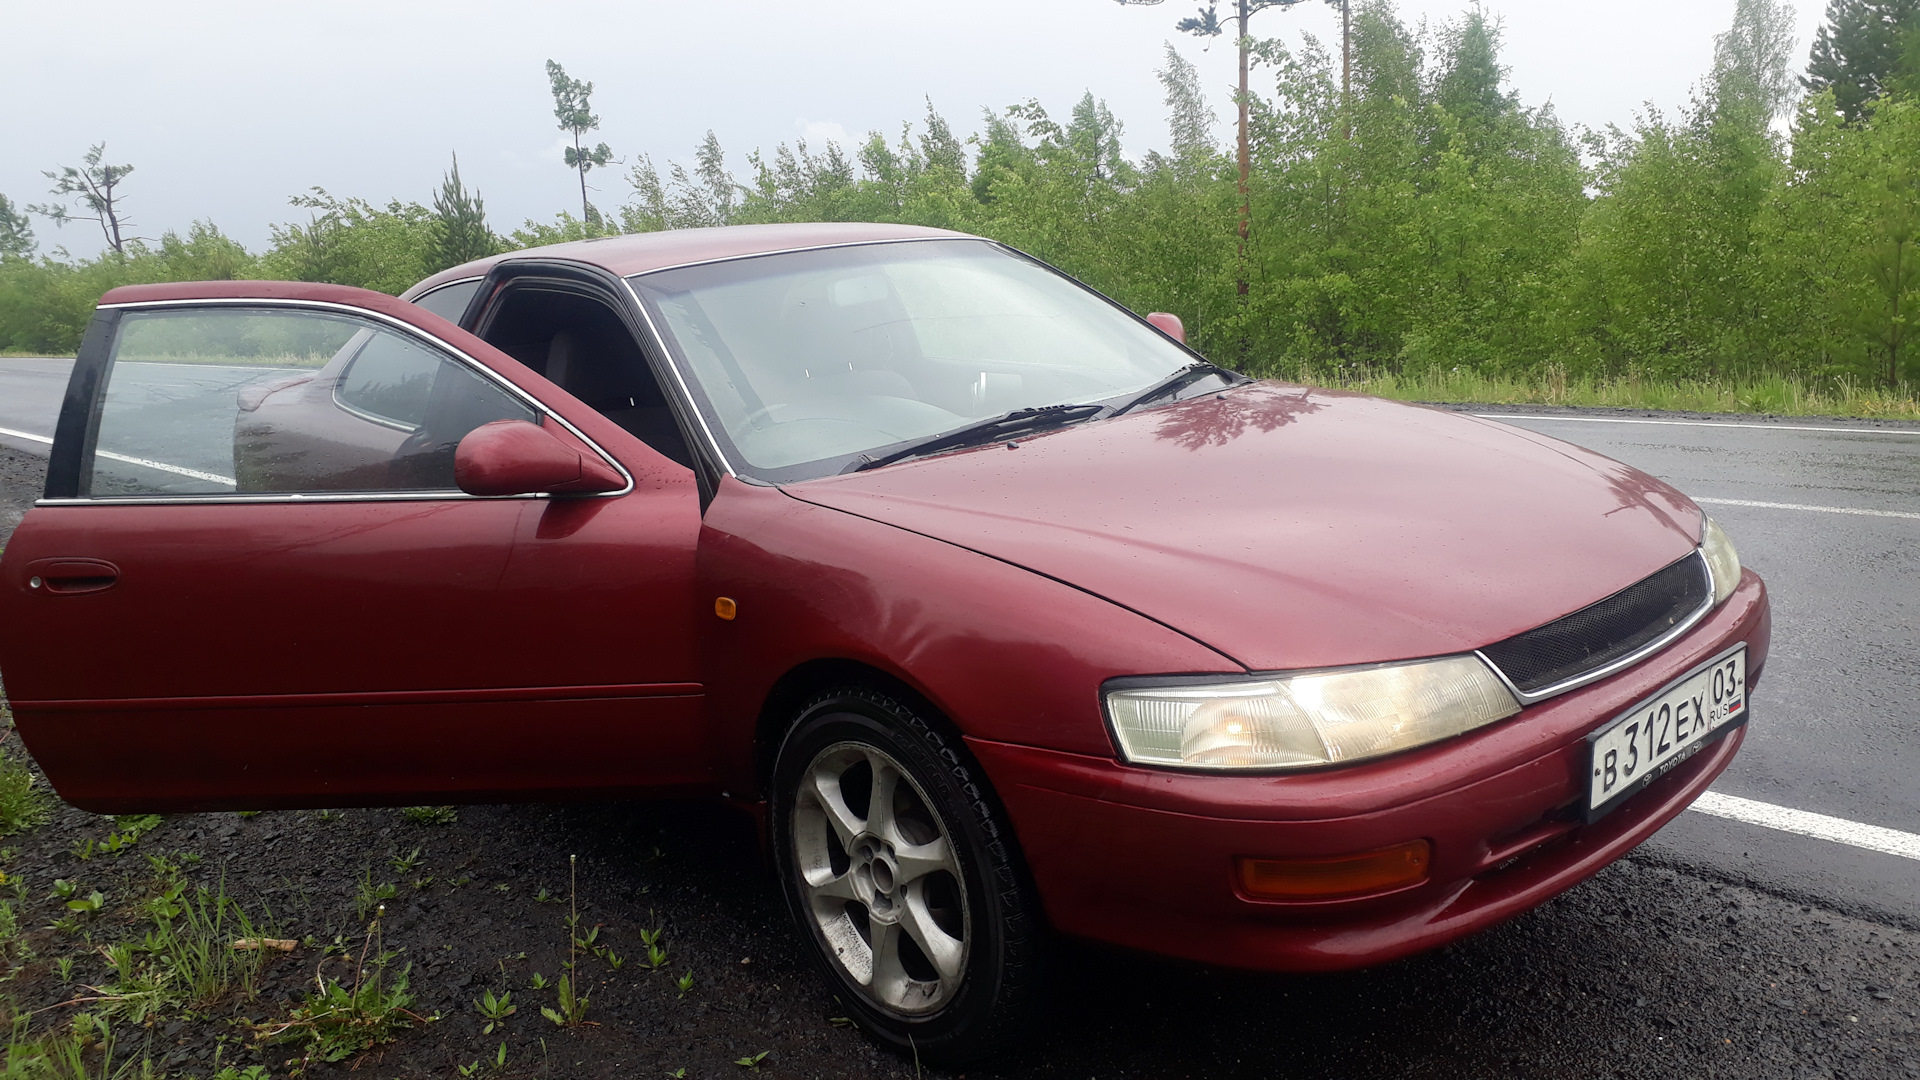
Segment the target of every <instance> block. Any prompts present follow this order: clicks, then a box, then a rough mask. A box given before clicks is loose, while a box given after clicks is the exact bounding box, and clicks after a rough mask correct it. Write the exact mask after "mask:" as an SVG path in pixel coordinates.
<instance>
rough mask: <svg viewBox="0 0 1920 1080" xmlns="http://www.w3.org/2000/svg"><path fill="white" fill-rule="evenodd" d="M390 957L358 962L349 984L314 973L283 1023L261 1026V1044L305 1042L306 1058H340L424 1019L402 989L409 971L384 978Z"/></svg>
mask: <svg viewBox="0 0 1920 1080" xmlns="http://www.w3.org/2000/svg"><path fill="white" fill-rule="evenodd" d="M392 960H393V956H392V955H391V954H388V953H382V954H380V955H379V956H378V957H376V958H375V959H374V960H373V961H372V962H371V963H367V964H362V965H361V966H360V968H359V969H358V970H357V971H356V972H355V976H354V981H353V982H352V983H351V984H348V983H344V982H341V981H339V980H336V979H333V978H330V977H327V976H324V975H323V976H319V977H318V978H316V979H315V989H314V991H313V992H312V993H311V994H309V995H308V997H307V1000H306V1001H304V1002H302V1003H301V1004H300V1005H299V1006H298V1007H297V1008H295V1009H294V1010H293V1012H292V1014H291V1015H290V1016H289V1017H288V1018H287V1019H286V1020H284V1021H279V1022H275V1023H270V1024H264V1025H262V1031H261V1041H262V1042H269V1043H273V1042H289V1041H298V1042H303V1043H305V1044H306V1052H305V1057H304V1059H303V1064H304V1063H305V1062H313V1061H341V1060H344V1059H346V1058H348V1057H350V1056H352V1055H354V1054H357V1053H361V1052H363V1051H366V1050H371V1049H373V1048H374V1047H376V1046H381V1045H383V1044H385V1043H390V1042H392V1041H393V1040H394V1039H395V1038H397V1037H398V1036H399V1032H400V1031H401V1030H403V1029H405V1028H410V1027H412V1026H413V1025H414V1024H416V1023H420V1022H423V1021H424V1020H425V1019H426V1018H425V1017H422V1016H420V1015H419V1014H418V1013H415V1012H413V1011H412V1010H411V1009H409V1008H408V1006H410V1005H412V1004H413V995H412V994H411V993H410V992H408V990H407V975H408V969H407V968H406V967H402V968H401V969H400V970H399V972H398V973H396V974H393V975H391V976H389V975H388V974H387V971H386V968H387V965H388V964H389V963H390V962H391V961H392Z"/></svg>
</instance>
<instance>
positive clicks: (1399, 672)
mask: <svg viewBox="0 0 1920 1080" xmlns="http://www.w3.org/2000/svg"><path fill="white" fill-rule="evenodd" d="M1519 711H1520V703H1519V702H1518V701H1516V700H1514V697H1513V694H1512V693H1510V692H1509V691H1508V690H1507V688H1506V685H1505V684H1504V683H1502V682H1501V681H1500V680H1499V678H1498V677H1496V676H1495V675H1494V674H1493V672H1492V671H1490V670H1488V668H1487V665H1486V664H1485V663H1483V662H1481V660H1480V658H1479V657H1476V656H1447V657H1442V658H1440V659H1438V660H1417V661H1414V662H1412V663H1406V664H1382V665H1374V666H1369V667H1360V668H1339V669H1335V670H1332V671H1316V672H1310V673H1307V674H1302V675H1294V676H1290V677H1282V678H1273V679H1262V680H1259V681H1255V682H1237V683H1227V684H1213V685H1198V686H1165V687H1149V688H1143V689H1126V690H1114V691H1110V692H1109V693H1108V694H1107V715H1108V716H1110V717H1111V718H1112V719H1113V730H1114V733H1115V735H1117V736H1118V737H1119V740H1120V751H1121V753H1122V754H1123V755H1124V756H1125V757H1126V759H1127V760H1128V761H1131V762H1133V763H1135V764H1139V765H1164V766H1169V767H1172V768H1179V769H1303V768H1311V767H1313V766H1316V765H1333V764H1339V763H1345V762H1351V761H1362V760H1365V759H1367V758H1373V757H1380V756H1381V755H1383V754H1392V753H1396V752H1398V751H1401V750H1407V749H1411V748H1412V747H1416V746H1424V745H1425V744H1427V743H1430V742H1437V741H1439V740H1441V739H1447V738H1451V737H1453V736H1455V735H1459V734H1461V733H1463V732H1467V731H1472V730H1473V729H1474V728H1477V727H1481V726H1483V725H1486V724H1491V723H1493V722H1494V721H1495V720H1503V719H1505V718H1506V717H1509V716H1512V715H1513V714H1514V713H1517V712H1519Z"/></svg>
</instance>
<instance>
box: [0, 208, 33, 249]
mask: <svg viewBox="0 0 1920 1080" xmlns="http://www.w3.org/2000/svg"><path fill="white" fill-rule="evenodd" d="M34 247H35V241H34V239H33V223H32V222H31V221H28V220H27V215H26V212H25V211H24V210H21V209H20V208H19V207H16V206H14V205H13V200H12V199H9V198H7V197H6V196H5V195H0V259H24V258H27V257H28V256H31V255H32V254H33V249H34Z"/></svg>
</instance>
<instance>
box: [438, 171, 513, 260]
mask: <svg viewBox="0 0 1920 1080" xmlns="http://www.w3.org/2000/svg"><path fill="white" fill-rule="evenodd" d="M429 228H430V229H431V230H432V239H431V240H430V242H429V245H428V248H427V259H428V261H429V262H431V263H432V264H433V266H434V269H436V270H445V269H447V268H448V267H451V266H459V265H460V264H461V263H464V262H472V261H473V260H475V259H484V258H486V257H487V256H489V255H493V254H496V253H497V252H499V250H500V241H499V240H498V239H497V238H495V237H494V235H493V230H492V229H490V228H488V227H487V208H486V203H485V201H484V200H482V199H481V198H480V193H479V192H478V191H473V192H469V191H467V188H466V185H464V184H462V183H461V182H460V155H459V154H455V155H453V168H452V170H450V171H449V172H448V173H447V174H446V176H445V177H444V178H443V179H442V180H441V182H440V190H439V191H438V192H437V193H436V194H435V195H434V196H433V222H432V224H431V225H430V226H429Z"/></svg>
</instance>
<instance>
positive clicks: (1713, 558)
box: [1700, 514, 1740, 606]
mask: <svg viewBox="0 0 1920 1080" xmlns="http://www.w3.org/2000/svg"><path fill="white" fill-rule="evenodd" d="M1700 517H1701V518H1702V519H1703V520H1705V521H1706V525H1705V527H1703V528H1702V529H1701V530H1700V554H1702V555H1704V556H1706V560H1707V569H1708V570H1711V571H1712V572H1713V602H1714V604H1715V605H1716V606H1718V605H1719V603H1720V602H1721V601H1722V600H1725V599H1726V598H1727V597H1729V596H1732V595H1733V590H1734V589H1735V588H1737V587H1738V586H1739V584H1740V553H1739V552H1737V551H1735V550H1733V541H1731V540H1729V539H1727V534H1726V533H1723V532H1721V531H1720V523H1719V522H1717V521H1715V520H1713V519H1712V518H1710V517H1707V515H1705V514H1701V515H1700Z"/></svg>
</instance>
